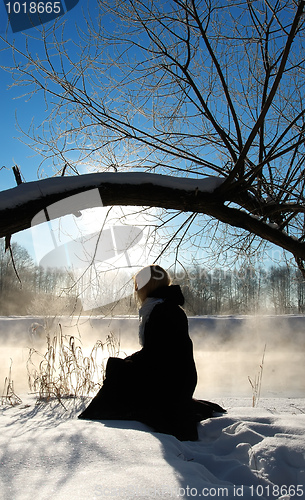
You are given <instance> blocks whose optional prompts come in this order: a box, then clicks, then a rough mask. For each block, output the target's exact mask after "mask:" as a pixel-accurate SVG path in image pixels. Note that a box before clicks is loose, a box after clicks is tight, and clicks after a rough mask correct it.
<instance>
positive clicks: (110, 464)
mask: <svg viewBox="0 0 305 500" xmlns="http://www.w3.org/2000/svg"><path fill="white" fill-rule="evenodd" d="M33 320H34V319H33V318H27V319H24V320H23V327H22V328H21V330H20V331H23V333H24V336H23V337H22V338H23V340H22V342H25V340H24V339H26V336H27V333H25V332H27V331H28V328H29V326H30V325H31V324H32V322H33ZM244 320H245V321H249V318H247V319H245V318H244ZM9 321H11V323H9ZM19 321H21V320H19ZM96 321H98V320H96ZM117 321H118V323H111V324H110V323H109V328H112V329H115V328H118V325H120V324H121V327H123V324H124V323H123V324H122V321H121V322H120V320H119V319H118V320H117ZM124 321H125V320H124ZM245 321H242V318H231V319H230V318H225V319H224V318H218V319H217V321H216V319H215V318H207V319H205V320H204V319H202V321H201V322H199V320H198V318H194V319H190V327H191V333H192V336H193V340H194V345H195V355H196V360H197V367H198V372H199V378H200V379H201V382H200V384H199V386H198V389H197V392H196V396H197V397H203V398H207V396H208V397H209V398H210V399H212V400H213V401H215V402H217V403H219V404H221V405H223V406H225V407H226V408H227V414H225V415H223V416H220V417H217V418H214V419H208V420H206V421H203V422H201V423H200V424H199V441H197V442H180V441H178V440H177V439H176V438H174V437H173V436H168V435H164V434H159V433H155V432H152V431H151V430H150V429H149V428H148V427H146V426H145V425H143V424H140V423H137V422H124V421H108V422H106V421H105V422H88V421H83V420H78V419H77V415H78V413H79V412H80V411H81V409H82V408H83V407H84V406H85V404H86V401H85V400H80V399H79V400H63V404H64V406H65V408H64V407H63V405H62V404H60V403H59V402H57V401H53V402H52V403H49V404H36V403H35V398H34V397H33V396H29V395H25V394H22V395H21V396H22V401H23V402H22V404H21V405H19V406H16V407H13V408H7V407H2V408H0V457H1V458H0V463H1V469H0V499H1V500H2V499H3V500H22V499H30V500H32V499H35V500H36V499H38V500H49V499H55V500H57V499H58V500H64V499H75V500H77V499H84V500H85V499H99V498H122V499H131V498H132V499H135V498H141V499H143V500H145V499H147V500H148V499H152V498H160V499H162V498H192V497H199V498H230V499H233V498H234V499H236V498H243V499H249V500H250V499H252V498H263V499H270V498H271V499H275V498H277V499H279V498H281V499H282V500H284V499H285V500H288V499H290V500H291V499H297V498H305V492H304V490H305V390H304V380H305V379H304V362H303V361H301V359H302V356H303V355H304V345H303V341H304V338H303V332H304V329H303V325H304V324H305V323H304V318H303V320H302V317H297V318H296V317H295V318H294V319H293V320H292V319H291V317H290V320H289V321H290V322H291V325H290V326H291V331H290V326H289V321H288V320H287V318H281V319H278V318H269V319H268V325H271V326H272V328H271V330H272V331H271V333H270V330H269V329H267V328H265V333H263V332H264V328H263V323H264V325H265V326H266V325H267V323H266V321H267V319H266V320H264V321H263V320H260V322H259V323H257V321H258V320H257V319H256V320H255V321H256V323H255V321H254V323H253V321H251V325H252V326H251V328H250V323H248V324H246V323H245ZM261 321H263V323H262V322H261ZM129 322H131V329H132V330H133V328H134V326H135V325H136V318H134V319H131V320H129ZM205 322H206V323H205ZM213 322H214V323H213ZM14 323H15V324H14ZM28 323H29V324H28ZM195 323H196V325H195ZM199 323H201V325H200V324H199ZM217 323H218V324H217ZM233 323H235V325H233ZM16 324H17V319H15V320H14V319H13V318H11V320H6V321H5V320H4V319H3V320H2V321H0V332H1V335H2V344H3V346H4V347H5V349H6V354H9V349H11V351H10V353H13V354H14V352H13V349H15V350H16V349H20V347H18V348H17V347H16V345H15V344H14V346H13V347H12V345H11V342H10V341H9V336H10V334H11V336H12V337H15V336H16V335H17V334H16V332H17V330H16V328H17V327H16ZM9 325H11V327H9ZM213 325H214V326H213ZM238 325H239V326H238ZM281 325H282V326H281ZM20 326H21V325H20V324H19V327H20ZM104 326H105V325H104ZM233 326H234V328H233ZM91 327H92V323H91ZM91 327H90V328H91ZM240 327H242V328H240ZM95 329H96V330H100V332H99V333H101V323H100V324H99V326H98V324H97V325H95ZM122 330H123V328H122ZM267 330H268V332H267ZM200 331H201V333H202V335H201V336H200V335H199V332H200ZM246 331H248V336H249V338H250V340H251V342H250V343H246V339H247V334H246ZM213 332H214V334H213V335H212V333H213ZM4 333H5V334H6V335H4ZM121 333H122V343H123V340H124V339H123V337H124V335H123V332H121ZM236 333H237V337H236V336H235V334H236ZM274 333H276V341H274V340H272V337H273V334H274ZM293 333H294V334H295V336H294V337H293V335H292V334H293ZM18 335H21V333H20V334H18ZM18 335H17V337H18ZM84 335H85V334H83V340H84ZM90 335H91V336H92V335H93V334H92V331H91V334H90ZM94 335H95V333H94ZM94 335H93V337H94ZM211 335H212V338H213V340H214V343H211V342H208V340H209V338H210V340H211ZM224 335H230V336H231V338H232V339H233V338H234V339H235V341H236V338H238V339H239V343H235V344H234V343H233V346H234V348H233V347H232V346H230V347H229V345H228V343H227V340H228V337H224ZM90 338H91V337H90ZM20 339H21V337H20ZM216 340H217V341H216ZM264 343H266V344H267V348H266V357H265V360H264V366H263V368H264V371H263V380H262V393H261V398H260V399H259V401H258V404H257V406H256V407H255V408H253V407H252V393H251V387H250V384H249V382H248V380H246V382H247V384H246V383H245V381H244V378H245V379H247V374H248V376H251V377H252V378H253V377H255V374H256V372H257V369H258V368H259V365H260V362H261V355H262V346H264ZM131 344H132V342H130V343H129V344H128V347H129V348H131V347H132V345H131ZM126 345H127V342H126ZM237 345H239V348H238V349H237ZM247 346H248V347H247ZM249 346H250V347H249ZM268 346H269V357H268ZM123 347H124V345H123ZM21 348H22V350H24V349H25V348H26V342H25V344H24V345H22V347H21ZM204 348H208V349H209V350H207V353H206V355H205V352H204ZM236 349H237V351H238V352H236ZM16 352H17V351H16ZM234 353H235V354H236V357H234ZM228 358H229V361H230V362H229V361H228ZM226 359H227V363H225V361H226ZM14 363H15V361H14ZM19 363H20V364H22V359H20V360H19V361H18V363H16V364H19ZM221 363H222V364H223V365H224V366H221ZM238 363H240V365H245V366H243V367H241V366H238ZM3 364H5V363H4V361H3V360H1V365H3ZM205 365H208V369H207V368H204V366H205ZM287 367H288V368H289V369H290V372H291V371H292V372H293V373H294V378H297V380H294V383H293V384H292V386H291V390H290V391H289V387H290V385H291V380H292V379H293V377H291V376H289V377H288V376H287V374H288V371H289V370H287ZM16 368H17V367H16ZM274 371H275V372H276V373H274ZM232 372H234V373H233V374H232ZM16 373H17V370H16ZM18 373H19V372H18ZM219 373H220V374H221V375H219ZM213 374H214V377H213ZM272 374H273V378H272V377H271V376H272ZM281 374H284V377H282V376H281ZM208 375H209V378H208V383H205V382H204V379H205V378H206V377H207V376H208ZM290 375H291V373H290ZM270 377H271V378H272V382H270V383H269V382H268V378H270ZM287 377H288V378H287ZM13 378H14V365H13ZM226 379H228V381H229V382H228V383H227V380H226ZM213 380H214V382H213ZM17 381H18V380H16V383H15V388H16V391H17V393H18V384H17ZM0 382H1V379H0ZM247 387H248V389H246V388H247ZM213 395H214V397H213Z"/></svg>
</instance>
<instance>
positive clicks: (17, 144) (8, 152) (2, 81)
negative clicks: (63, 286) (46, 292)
mask: <svg viewBox="0 0 305 500" xmlns="http://www.w3.org/2000/svg"><path fill="white" fill-rule="evenodd" d="M70 1H73V0H70ZM66 3H67V0H66ZM3 5H4V3H3V1H2V0H0V16H1V15H3ZM93 5H95V2H93V0H90V7H93ZM86 7H87V0H79V3H78V5H76V6H75V7H74V8H73V9H72V10H70V11H69V12H67V13H66V14H65V20H66V22H67V24H68V28H69V30H70V33H72V34H73V30H75V31H76V27H75V24H76V23H77V24H78V25H79V24H80V22H81V19H83V12H82V8H85V9H86ZM4 14H5V11H4ZM51 22H52V21H51ZM33 29H35V28H33ZM0 31H1V25H0ZM30 31H31V29H29V30H27V31H25V33H23V32H17V33H13V32H12V31H11V32H9V33H8V39H9V41H10V42H13V41H15V43H16V44H17V45H18V44H22V43H23V41H24V38H25V35H26V34H30ZM36 34H37V30H36V29H35V35H36ZM3 47H4V45H3V43H1V42H0V50H1V49H3ZM9 59H10V57H9V54H8V53H7V52H6V51H1V52H0V65H6V63H7V62H8V61H9ZM0 74H1V77H0V99H1V106H0V109H1V118H2V119H1V120H0V138H1V139H0V140H1V162H0V169H1V170H0V190H5V189H9V188H12V187H15V186H16V182H15V179H14V175H13V172H12V166H13V165H18V166H19V167H20V169H21V173H22V175H23V177H24V179H25V181H26V182H29V181H33V180H36V179H37V171H38V168H39V164H40V158H39V156H37V155H35V153H34V152H33V150H32V149H31V148H30V147H28V146H27V145H25V144H23V143H22V142H21V140H22V139H23V140H24V136H23V134H22V132H21V131H19V130H18V129H17V126H16V115H17V117H18V120H19V122H20V124H21V125H22V127H23V128H24V129H25V130H26V129H27V128H28V127H29V126H30V124H31V121H32V119H34V121H35V125H37V124H38V123H39V122H42V121H43V119H44V102H43V99H42V98H41V96H40V95H38V96H35V97H34V98H32V99H31V100H29V101H28V100H27V99H25V98H17V97H18V96H20V94H22V92H23V89H18V88H16V87H15V88H13V89H9V88H8V87H9V85H10V84H11V83H12V78H11V75H10V74H9V73H7V72H6V71H4V70H3V69H0ZM14 239H15V241H19V242H20V243H22V244H24V245H25V246H26V247H27V248H28V249H29V250H30V249H31V247H32V241H31V234H30V233H29V232H28V231H24V232H22V233H20V234H19V235H17V236H15V237H14ZM276 252H277V253H278V252H281V251H280V250H279V249H276Z"/></svg>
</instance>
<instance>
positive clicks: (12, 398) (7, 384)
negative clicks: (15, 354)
mask: <svg viewBox="0 0 305 500" xmlns="http://www.w3.org/2000/svg"><path fill="white" fill-rule="evenodd" d="M12 364H13V360H12V359H11V364H10V368H9V374H8V377H5V380H4V388H3V392H2V396H1V404H2V405H10V406H16V405H19V404H21V403H22V400H21V399H20V397H19V396H17V394H16V393H15V390H14V381H13V379H12Z"/></svg>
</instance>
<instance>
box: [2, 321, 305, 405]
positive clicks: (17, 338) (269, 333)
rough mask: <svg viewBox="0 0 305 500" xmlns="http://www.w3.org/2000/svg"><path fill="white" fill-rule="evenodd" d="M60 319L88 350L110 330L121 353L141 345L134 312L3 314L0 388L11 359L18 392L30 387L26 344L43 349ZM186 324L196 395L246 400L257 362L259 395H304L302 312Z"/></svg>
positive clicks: (65, 330) (304, 326)
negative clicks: (110, 315) (111, 314)
mask: <svg viewBox="0 0 305 500" xmlns="http://www.w3.org/2000/svg"><path fill="white" fill-rule="evenodd" d="M58 324H60V325H61V326H62V331H63V334H64V335H68V336H70V335H73V336H75V337H76V339H79V343H80V345H81V346H82V349H83V350H84V351H85V352H89V351H90V350H91V348H92V347H93V345H94V344H95V342H96V341H97V340H101V341H103V342H105V340H106V337H107V335H109V334H113V335H114V336H115V337H116V338H117V339H118V340H119V342H120V357H124V356H125V355H128V354H131V353H132V352H134V351H136V350H139V349H140V346H139V343H138V318H137V317H136V316H132V317H125V316H120V317H114V318H105V317H77V318H68V317H62V318H59V317H57V318H55V317H54V318H44V317H2V318H0V345H1V350H0V390H1V393H2V388H3V386H4V379H5V377H6V376H8V373H9V367H10V364H11V359H12V361H13V364H12V379H13V381H14V387H15V391H16V393H17V394H18V395H20V394H22V393H27V392H28V391H29V388H28V383H27V370H26V362H27V359H28V354H29V348H35V349H37V350H38V351H39V352H41V353H42V354H44V353H45V351H46V342H45V336H46V332H47V331H49V332H50V334H51V335H52V334H53V332H54V329H55V328H58ZM39 325H41V326H39ZM189 328H190V335H191V338H192V340H193V344H194V355H195V361H196V366H197V372H198V385H197V388H196V392H195V397H198V398H204V399H213V398H221V397H239V396H242V397H248V398H249V401H250V400H251V399H252V388H251V385H250V382H249V377H250V378H251V379H252V381H254V380H255V378H256V377H257V375H258V373H259V371H260V365H261V366H262V374H263V375H262V385H261V397H305V363H304V351H305V317H304V316H293V315H291V316H290V315H289V316H218V317H217V316H210V317H190V318H189ZM265 346H266V350H265V355H264V360H263V364H262V358H263V354H264V349H265ZM160 349H162V346H161V345H160ZM182 369H183V368H182ZM1 384H2V387H1Z"/></svg>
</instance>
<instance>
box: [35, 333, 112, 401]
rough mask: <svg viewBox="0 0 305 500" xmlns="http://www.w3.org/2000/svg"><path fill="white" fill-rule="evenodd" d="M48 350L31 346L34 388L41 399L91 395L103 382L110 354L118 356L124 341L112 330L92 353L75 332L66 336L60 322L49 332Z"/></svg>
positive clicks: (98, 342)
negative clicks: (53, 330)
mask: <svg viewBox="0 0 305 500" xmlns="http://www.w3.org/2000/svg"><path fill="white" fill-rule="evenodd" d="M46 343H47V345H46V352H45V354H41V353H39V352H38V351H37V350H36V349H34V348H31V349H30V351H29V357H28V361H27V371H28V383H29V387H30V391H31V392H33V393H35V394H36V395H37V398H38V401H48V400H50V399H51V398H57V399H58V400H59V401H60V400H61V399H62V398H66V397H74V398H75V397H83V396H90V395H92V394H93V393H94V392H96V391H97V390H98V389H99V388H100V387H101V385H102V382H103V379H104V373H105V365H106V361H107V359H108V357H109V356H114V357H115V356H118V354H119V352H120V344H119V341H117V340H116V339H115V337H114V335H113V334H112V333H111V334H110V335H108V336H107V338H106V341H105V342H102V341H100V340H98V341H97V342H96V343H95V345H94V346H93V348H92V349H91V351H90V352H89V354H88V355H85V354H84V350H83V348H82V346H81V342H80V340H79V339H77V338H76V337H75V336H73V335H64V334H63V331H62V327H61V325H60V324H59V325H58V327H57V328H56V331H55V332H54V333H53V334H52V335H51V334H50V332H47V336H46Z"/></svg>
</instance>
